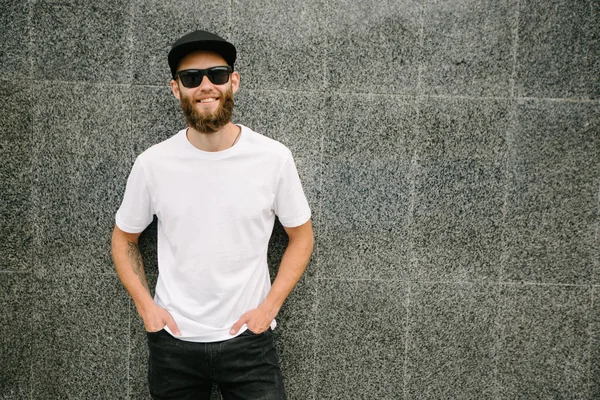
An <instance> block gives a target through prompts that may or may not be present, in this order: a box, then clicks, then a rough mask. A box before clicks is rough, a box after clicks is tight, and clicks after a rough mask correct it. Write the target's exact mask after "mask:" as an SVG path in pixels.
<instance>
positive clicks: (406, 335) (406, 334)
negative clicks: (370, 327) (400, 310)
mask: <svg viewBox="0 0 600 400" xmlns="http://www.w3.org/2000/svg"><path fill="white" fill-rule="evenodd" d="M411 290H412V285H411V284H410V283H408V284H407V285H406V322H405V323H406V326H405V328H404V370H403V375H404V376H403V380H402V384H403V385H402V388H403V390H402V394H403V396H404V399H407V398H408V397H407V391H408V346H409V343H410V341H409V336H410V295H411Z"/></svg>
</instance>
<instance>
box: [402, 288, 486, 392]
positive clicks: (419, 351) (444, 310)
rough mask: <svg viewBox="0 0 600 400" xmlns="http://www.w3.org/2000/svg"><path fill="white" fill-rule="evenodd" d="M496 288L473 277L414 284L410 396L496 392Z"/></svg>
mask: <svg viewBox="0 0 600 400" xmlns="http://www.w3.org/2000/svg"><path fill="white" fill-rule="evenodd" d="M497 294H498V290H497V288H496V287H493V286H489V285H480V284H470V283H456V284H452V283H450V284H425V283H423V284H416V285H415V286H414V287H411V292H410V301H409V304H410V307H409V314H410V315H409V320H410V326H409V328H408V332H409V338H408V350H407V357H408V360H407V366H406V374H407V376H406V394H407V397H408V398H419V399H495V398H496V385H495V373H494V370H495V367H496V361H497V360H496V343H497V328H496V321H495V316H496V314H497V309H498V306H497V304H498V298H497V297H498V296H497Z"/></svg>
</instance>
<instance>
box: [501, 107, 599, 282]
mask: <svg viewBox="0 0 600 400" xmlns="http://www.w3.org/2000/svg"><path fill="white" fill-rule="evenodd" d="M511 147H512V150H511V152H512V155H511V158H512V161H511V163H510V165H511V168H510V185H509V196H508V206H507V218H506V221H507V222H506V226H507V229H508V231H507V235H508V245H507V261H506V267H505V271H504V280H512V281H527V282H544V283H577V284H589V283H590V281H591V280H593V281H594V282H596V283H598V282H600V281H599V279H600V273H598V262H597V255H598V242H597V239H595V235H597V233H596V230H597V227H598V170H599V167H600V159H599V158H598V154H599V150H600V109H599V108H598V106H597V105H595V104H592V103H566V102H547V101H522V102H520V103H519V106H518V112H517V127H516V132H515V134H514V138H513V143H512V146H511Z"/></svg>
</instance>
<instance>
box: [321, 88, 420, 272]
mask: <svg viewBox="0 0 600 400" xmlns="http://www.w3.org/2000/svg"><path fill="white" fill-rule="evenodd" d="M415 117H416V110H415V107H414V105H413V104H411V103H410V102H409V101H408V100H405V99H402V98H396V97H393V96H386V95H366V96H365V95H354V94H353V95H347V94H339V95H335V96H333V97H332V99H331V100H330V102H329V104H328V105H327V110H326V120H327V121H328V122H329V124H330V125H331V128H329V129H328V130H327V131H326V132H327V134H326V136H325V138H324V146H323V147H324V150H323V152H324V155H323V178H322V179H323V181H322V188H321V191H322V197H323V200H322V230H321V231H320V234H319V237H318V238H317V241H318V246H319V269H320V271H319V273H320V274H321V275H320V276H321V277H352V278H391V279H404V278H406V277H407V276H411V271H410V270H409V269H408V266H407V251H408V237H407V235H408V233H407V232H408V231H407V226H408V225H407V224H408V214H409V202H410V180H411V179H410V176H409V172H410V154H411V150H410V145H409V141H410V136H411V130H412V129H413V124H414V121H415ZM375 121H376V122H375Z"/></svg>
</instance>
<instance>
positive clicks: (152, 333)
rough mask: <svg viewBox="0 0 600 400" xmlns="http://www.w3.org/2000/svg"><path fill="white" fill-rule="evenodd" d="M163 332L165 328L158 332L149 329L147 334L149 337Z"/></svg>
mask: <svg viewBox="0 0 600 400" xmlns="http://www.w3.org/2000/svg"><path fill="white" fill-rule="evenodd" d="M163 332H165V330H164V328H163V329H161V330H160V331H156V332H148V331H146V335H148V337H154V336H158V335H160V334H161V333H163Z"/></svg>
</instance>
